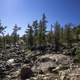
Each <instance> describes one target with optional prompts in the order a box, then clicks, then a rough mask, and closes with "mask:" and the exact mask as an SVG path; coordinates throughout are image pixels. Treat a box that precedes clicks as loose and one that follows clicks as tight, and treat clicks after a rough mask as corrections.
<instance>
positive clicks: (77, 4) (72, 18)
mask: <svg viewBox="0 0 80 80" xmlns="http://www.w3.org/2000/svg"><path fill="white" fill-rule="evenodd" d="M43 13H45V14H46V17H47V18H46V19H47V21H48V24H47V25H48V29H50V25H51V24H54V23H55V22H56V21H58V22H59V23H60V24H62V25H64V24H65V23H69V22H71V23H73V24H80V0H0V20H1V21H2V23H3V25H5V26H7V29H6V33H9V34H11V33H12V29H13V26H14V25H15V24H17V25H18V26H19V27H21V30H20V31H19V32H18V33H19V34H20V35H23V34H24V33H25V30H26V28H27V25H28V24H32V22H33V21H34V20H40V19H41V17H42V14H43Z"/></svg>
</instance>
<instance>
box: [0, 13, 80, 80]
mask: <svg viewBox="0 0 80 80" xmlns="http://www.w3.org/2000/svg"><path fill="white" fill-rule="evenodd" d="M46 18H47V17H46V15H45V14H43V15H42V17H41V19H40V20H39V21H38V20H34V21H33V22H32V24H28V25H27V26H26V30H25V33H24V35H23V36H20V34H18V31H19V30H21V27H18V25H17V24H15V25H14V26H13V32H12V33H11V34H6V32H7V31H6V29H7V26H3V23H2V22H0V80H27V79H29V80H74V79H71V76H70V75H69V74H72V73H74V74H75V71H78V72H79V73H77V74H78V75H77V76H79V75H80V69H79V66H80V24H76V25H74V24H73V23H66V24H65V25H63V26H62V25H61V24H60V23H59V22H58V21H55V23H53V24H51V26H48V20H47V19H46ZM48 27H49V30H48V29H47V28H48ZM46 56H47V57H46ZM51 57H52V58H51ZM60 57H61V58H60ZM48 62H49V63H48ZM23 65H27V67H26V66H23ZM42 65H43V66H42ZM55 65H56V66H55ZM71 65H72V67H71ZM73 66H78V67H77V68H74V67H73ZM43 67H44V68H43ZM37 68H39V69H37ZM19 69H21V70H20V72H19ZM32 69H33V70H32ZM78 69H79V70H78ZM68 70H70V71H71V72H68V73H67V72H66V71H68ZM61 71H62V72H61ZM14 72H15V73H14ZM64 72H65V74H64ZM46 73H49V74H48V75H46ZM11 74H12V75H13V76H12V75H11ZM18 74H19V75H18ZM16 75H18V76H17V77H15V76H16ZM42 75H44V76H42ZM51 75H52V76H51ZM55 75H56V77H55ZM19 76H20V77H19ZM62 76H63V77H62ZM75 77H76V76H73V78H75ZM45 78H46V79H45ZM48 78H49V79H48ZM79 78H80V76H79ZM75 80H79V79H77V77H76V79H75Z"/></svg>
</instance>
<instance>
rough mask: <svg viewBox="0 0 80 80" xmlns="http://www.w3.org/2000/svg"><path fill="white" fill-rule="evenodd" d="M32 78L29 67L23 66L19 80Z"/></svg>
mask: <svg viewBox="0 0 80 80" xmlns="http://www.w3.org/2000/svg"><path fill="white" fill-rule="evenodd" d="M31 76H33V72H32V70H31V67H30V66H29V65H25V64H24V65H23V67H22V68H21V72H20V77H21V80H25V79H28V78H30V77H31Z"/></svg>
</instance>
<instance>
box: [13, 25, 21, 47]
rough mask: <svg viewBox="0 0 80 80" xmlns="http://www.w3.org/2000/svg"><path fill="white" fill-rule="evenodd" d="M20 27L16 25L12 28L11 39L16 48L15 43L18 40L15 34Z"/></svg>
mask: <svg viewBox="0 0 80 80" xmlns="http://www.w3.org/2000/svg"><path fill="white" fill-rule="evenodd" d="M20 29H21V27H18V26H17V24H15V25H14V27H13V32H12V37H13V44H14V46H16V43H17V41H18V40H19V35H18V34H17V32H18V30H20Z"/></svg>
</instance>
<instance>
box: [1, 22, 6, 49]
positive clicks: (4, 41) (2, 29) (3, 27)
mask: <svg viewBox="0 0 80 80" xmlns="http://www.w3.org/2000/svg"><path fill="white" fill-rule="evenodd" d="M5 29H6V26H3V25H2V23H1V21H0V34H2V36H3V49H4V50H5V49H6V40H5V36H4V34H5Z"/></svg>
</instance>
